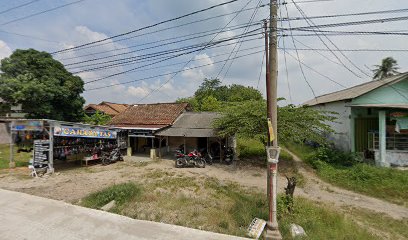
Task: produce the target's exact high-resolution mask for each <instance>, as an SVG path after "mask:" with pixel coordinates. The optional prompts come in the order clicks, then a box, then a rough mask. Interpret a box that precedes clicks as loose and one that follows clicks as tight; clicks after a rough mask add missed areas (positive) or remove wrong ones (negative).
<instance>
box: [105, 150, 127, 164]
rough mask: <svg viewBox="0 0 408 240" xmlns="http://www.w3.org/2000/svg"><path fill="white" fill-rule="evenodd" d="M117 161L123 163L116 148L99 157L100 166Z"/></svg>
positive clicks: (120, 154)
mask: <svg viewBox="0 0 408 240" xmlns="http://www.w3.org/2000/svg"><path fill="white" fill-rule="evenodd" d="M117 161H123V156H122V153H121V152H120V149H119V148H118V147H116V148H114V149H113V150H112V151H111V152H103V153H102V156H101V162H102V165H108V164H111V163H114V162H117Z"/></svg>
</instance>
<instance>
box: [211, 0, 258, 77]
mask: <svg viewBox="0 0 408 240" xmlns="http://www.w3.org/2000/svg"><path fill="white" fill-rule="evenodd" d="M261 1H262V0H259V1H258V3H257V4H256V8H255V10H254V12H253V13H252V15H251V17H250V19H249V22H248V23H247V26H246V28H245V29H244V31H243V32H242V34H245V33H247V31H248V29H249V26H250V25H251V24H252V21H253V20H254V18H255V16H256V14H257V12H258V9H259V6H260V5H261ZM243 36H244V35H243ZM242 40H243V37H241V38H240V40H239V42H238V43H237V44H235V45H234V48H233V49H232V51H231V53H230V55H229V56H228V58H231V56H232V54H233V53H234V50H235V48H236V47H237V46H238V50H237V51H236V52H235V56H236V55H237V54H238V51H239V50H240V49H241V46H242ZM233 62H234V61H233V60H231V63H230V65H229V67H228V68H227V70H226V71H225V74H224V77H223V78H222V80H221V82H222V81H223V80H224V79H225V77H226V76H227V74H228V71H229V69H230V68H231V65H232V63H233ZM227 63H228V61H226V62H225V63H224V64H223V65H222V67H221V69H220V71H219V72H218V74H217V77H216V78H217V79H218V77H219V75H220V74H221V72H222V70H223V69H224V67H225V66H226V65H227Z"/></svg>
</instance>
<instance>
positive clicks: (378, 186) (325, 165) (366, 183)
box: [286, 144, 408, 206]
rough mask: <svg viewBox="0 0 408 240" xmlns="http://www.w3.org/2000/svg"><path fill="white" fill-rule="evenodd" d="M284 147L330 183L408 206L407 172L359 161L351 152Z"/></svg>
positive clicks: (290, 145) (293, 145)
mask: <svg viewBox="0 0 408 240" xmlns="http://www.w3.org/2000/svg"><path fill="white" fill-rule="evenodd" d="M286 147H287V148H288V149H289V150H291V151H292V152H294V153H295V154H296V155H298V156H299V157H301V158H302V159H304V160H305V159H307V161H306V162H307V163H308V164H309V165H311V166H312V167H313V168H315V169H316V173H317V175H318V176H319V177H321V178H322V179H324V180H325V181H327V182H329V183H332V184H334V185H337V186H339V187H342V188H345V189H349V190H352V191H355V192H359V193H363V194H366V195H369V196H372V197H376V198H381V199H384V200H387V201H390V202H393V203H396V204H400V205H404V206H408V173H407V172H406V171H402V170H398V169H393V168H383V167H377V166H372V165H369V164H365V163H359V159H358V158H357V160H356V158H355V155H354V154H350V153H342V152H340V151H334V152H332V153H331V152H328V150H327V149H323V150H321V149H320V150H318V149H313V148H311V147H308V146H305V145H303V146H300V145H295V144H286ZM337 155H339V156H337ZM317 158H319V159H317ZM343 160H344V163H343Z"/></svg>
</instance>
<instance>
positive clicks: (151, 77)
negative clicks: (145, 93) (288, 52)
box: [85, 50, 264, 91]
mask: <svg viewBox="0 0 408 240" xmlns="http://www.w3.org/2000/svg"><path fill="white" fill-rule="evenodd" d="M261 52H264V51H263V50H262V51H256V52H252V53H248V54H244V55H240V56H237V57H236V58H243V57H246V56H250V55H254V54H258V53H261ZM225 61H228V59H225V60H221V61H217V62H212V63H207V64H203V65H200V66H196V67H191V68H183V69H182V70H179V71H175V72H170V73H164V74H158V75H155V76H150V77H145V78H139V79H135V80H132V81H127V82H121V83H115V84H110V85H107V86H101V87H96V88H90V89H86V90H85V91H92V90H98V89H103V88H108V87H113V86H117V85H124V84H129V83H134V82H140V81H144V80H148V79H153V78H157V77H163V76H168V75H172V74H178V73H180V72H185V71H190V70H192V69H197V68H202V67H206V66H211V65H213V64H217V63H222V62H225ZM165 84H166V83H165ZM163 85H164V84H163Z"/></svg>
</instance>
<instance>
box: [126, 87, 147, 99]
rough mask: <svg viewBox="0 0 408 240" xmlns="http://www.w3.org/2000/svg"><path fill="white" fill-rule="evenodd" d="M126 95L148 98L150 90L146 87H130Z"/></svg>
mask: <svg viewBox="0 0 408 240" xmlns="http://www.w3.org/2000/svg"><path fill="white" fill-rule="evenodd" d="M126 93H128V94H129V95H131V96H134V97H139V98H141V97H145V96H147V94H149V90H148V89H146V88H145V87H133V86H130V87H128V88H127V90H126Z"/></svg>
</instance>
